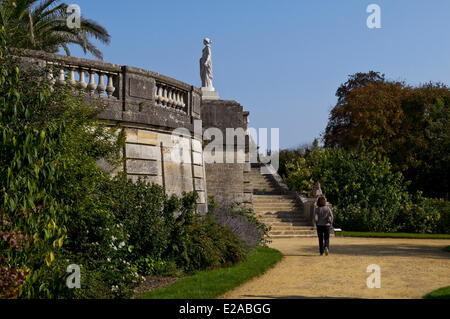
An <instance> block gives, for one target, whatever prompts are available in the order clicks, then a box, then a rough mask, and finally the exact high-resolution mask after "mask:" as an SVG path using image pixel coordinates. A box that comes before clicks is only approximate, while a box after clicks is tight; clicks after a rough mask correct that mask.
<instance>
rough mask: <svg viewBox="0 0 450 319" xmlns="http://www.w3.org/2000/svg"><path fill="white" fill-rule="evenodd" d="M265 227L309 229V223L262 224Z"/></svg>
mask: <svg viewBox="0 0 450 319" xmlns="http://www.w3.org/2000/svg"><path fill="white" fill-rule="evenodd" d="M264 225H266V226H267V227H295V226H298V227H310V226H311V223H308V222H306V221H301V222H278V223H277V222H267V223H264Z"/></svg>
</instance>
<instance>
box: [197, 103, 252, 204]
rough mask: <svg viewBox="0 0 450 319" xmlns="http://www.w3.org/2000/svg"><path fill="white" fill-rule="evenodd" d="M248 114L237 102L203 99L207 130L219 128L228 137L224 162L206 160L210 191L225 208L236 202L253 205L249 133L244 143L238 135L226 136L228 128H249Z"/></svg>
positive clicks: (207, 188)
mask: <svg viewBox="0 0 450 319" xmlns="http://www.w3.org/2000/svg"><path fill="white" fill-rule="evenodd" d="M248 115H249V113H248V112H245V111H244V110H243V107H242V106H241V105H240V104H239V103H238V102H236V101H231V100H203V101H202V120H203V129H204V130H206V129H208V128H210V127H215V128H218V129H219V130H220V131H221V132H222V135H223V137H224V140H223V145H222V146H223V153H222V154H221V156H219V158H220V157H222V160H221V163H217V162H214V163H210V161H206V162H205V171H206V191H207V193H208V196H214V198H215V200H216V201H217V202H218V203H219V205H220V206H221V207H222V208H223V207H226V206H229V205H230V204H233V203H243V204H245V205H247V206H251V205H252V196H253V195H252V193H253V189H252V187H251V184H250V178H249V173H250V162H249V138H248V135H246V136H245V140H244V141H243V142H244V143H243V144H242V145H239V144H237V141H236V139H235V138H232V139H230V138H228V139H227V138H226V136H227V129H234V130H236V129H241V130H242V131H244V132H246V131H247V125H248V119H247V117H248ZM205 156H206V155H205ZM230 159H231V162H230Z"/></svg>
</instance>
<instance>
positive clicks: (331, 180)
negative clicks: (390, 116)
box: [284, 143, 449, 233]
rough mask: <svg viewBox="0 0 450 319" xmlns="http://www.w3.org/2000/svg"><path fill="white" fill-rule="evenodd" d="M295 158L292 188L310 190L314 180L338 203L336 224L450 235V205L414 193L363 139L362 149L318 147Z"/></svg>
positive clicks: (289, 169)
mask: <svg viewBox="0 0 450 319" xmlns="http://www.w3.org/2000/svg"><path fill="white" fill-rule="evenodd" d="M297 154H299V155H298V156H299V157H297V158H295V156H294V157H291V159H290V161H289V162H286V163H285V164H284V165H285V167H286V172H287V173H286V174H287V175H286V176H285V181H286V183H287V184H288V186H289V187H290V188H291V189H293V190H296V191H298V192H300V193H303V194H306V195H307V194H308V193H309V192H310V191H311V189H312V188H313V185H314V184H315V183H316V182H320V183H321V185H322V191H323V192H324V194H326V196H327V199H328V200H329V202H331V203H332V204H333V205H334V207H333V210H334V215H335V226H336V227H339V228H343V229H346V230H353V231H370V232H395V231H404V232H413V233H448V231H449V226H448V225H449V224H448V215H449V213H448V211H449V208H448V207H449V203H448V202H447V201H444V200H433V199H428V198H424V197H423V196H422V195H421V193H420V192H418V193H416V194H415V195H410V194H408V192H407V183H406V182H405V181H404V179H403V177H402V175H401V174H400V173H398V172H397V173H395V172H394V171H393V169H392V167H391V164H390V162H389V161H388V160H387V159H386V158H382V157H381V156H380V155H378V154H377V153H375V152H374V151H368V150H367V149H366V148H365V146H364V143H362V146H361V148H360V150H358V151H345V150H343V149H338V148H332V149H330V148H328V149H315V150H314V151H312V152H309V153H308V155H307V156H305V155H303V154H304V153H297Z"/></svg>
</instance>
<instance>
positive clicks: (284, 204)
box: [253, 200, 297, 208]
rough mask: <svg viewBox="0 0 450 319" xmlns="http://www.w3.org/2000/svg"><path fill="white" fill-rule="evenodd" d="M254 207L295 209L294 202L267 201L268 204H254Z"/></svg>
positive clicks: (295, 204)
mask: <svg viewBox="0 0 450 319" xmlns="http://www.w3.org/2000/svg"><path fill="white" fill-rule="evenodd" d="M253 206H254V207H264V208H265V207H274V208H276V207H296V206H297V203H296V202H291V201H281V200H280V201H272V202H270V201H268V202H258V201H257V202H256V203H254V204H253Z"/></svg>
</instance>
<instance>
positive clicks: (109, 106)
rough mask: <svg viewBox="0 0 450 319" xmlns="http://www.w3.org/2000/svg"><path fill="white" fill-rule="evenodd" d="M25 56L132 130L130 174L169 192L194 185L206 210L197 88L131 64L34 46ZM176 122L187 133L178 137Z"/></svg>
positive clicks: (29, 62) (128, 159) (128, 155)
mask: <svg viewBox="0 0 450 319" xmlns="http://www.w3.org/2000/svg"><path fill="white" fill-rule="evenodd" d="M20 56H21V58H22V60H23V63H24V64H25V65H27V66H31V67H49V69H50V71H49V78H50V79H52V81H53V82H54V84H55V85H64V84H66V83H70V84H71V85H73V86H74V87H76V88H78V89H83V90H86V91H87V93H88V94H87V99H90V100H92V99H95V100H97V101H98V102H100V103H101V104H102V105H104V106H105V111H103V112H102V113H101V114H100V119H101V120H104V121H106V122H108V123H109V124H111V125H115V124H117V123H120V124H121V125H122V127H123V129H124V130H125V131H126V133H127V140H126V146H125V148H124V151H123V152H124V154H123V155H124V157H125V158H126V161H125V164H124V168H123V169H125V170H126V171H127V174H128V175H129V176H130V178H132V179H137V178H138V177H142V178H144V179H146V180H148V181H150V182H155V183H158V184H160V185H162V186H163V187H164V188H165V190H166V192H167V193H169V194H177V195H181V194H182V192H184V191H186V192H190V191H193V190H195V191H197V192H198V193H199V196H200V198H199V202H198V204H199V205H198V207H199V211H200V212H202V213H203V212H205V211H206V207H207V202H206V198H207V193H206V183H205V169H204V165H203V152H202V143H201V138H200V137H196V136H194V127H193V123H194V120H196V119H201V91H200V90H199V89H198V88H196V87H194V86H191V85H188V84H186V83H183V82H180V81H177V80H175V79H172V78H169V77H166V76H164V75H161V74H158V73H154V72H151V71H147V70H142V69H138V68H134V67H129V66H120V65H117V64H111V63H104V62H99V61H92V60H87V59H80V58H73V57H66V56H61V55H56V54H49V53H44V52H40V51H31V50H25V51H21V52H20ZM176 128H183V129H184V130H185V134H184V135H183V136H181V137H178V138H173V137H172V135H171V132H172V130H173V129H176Z"/></svg>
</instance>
